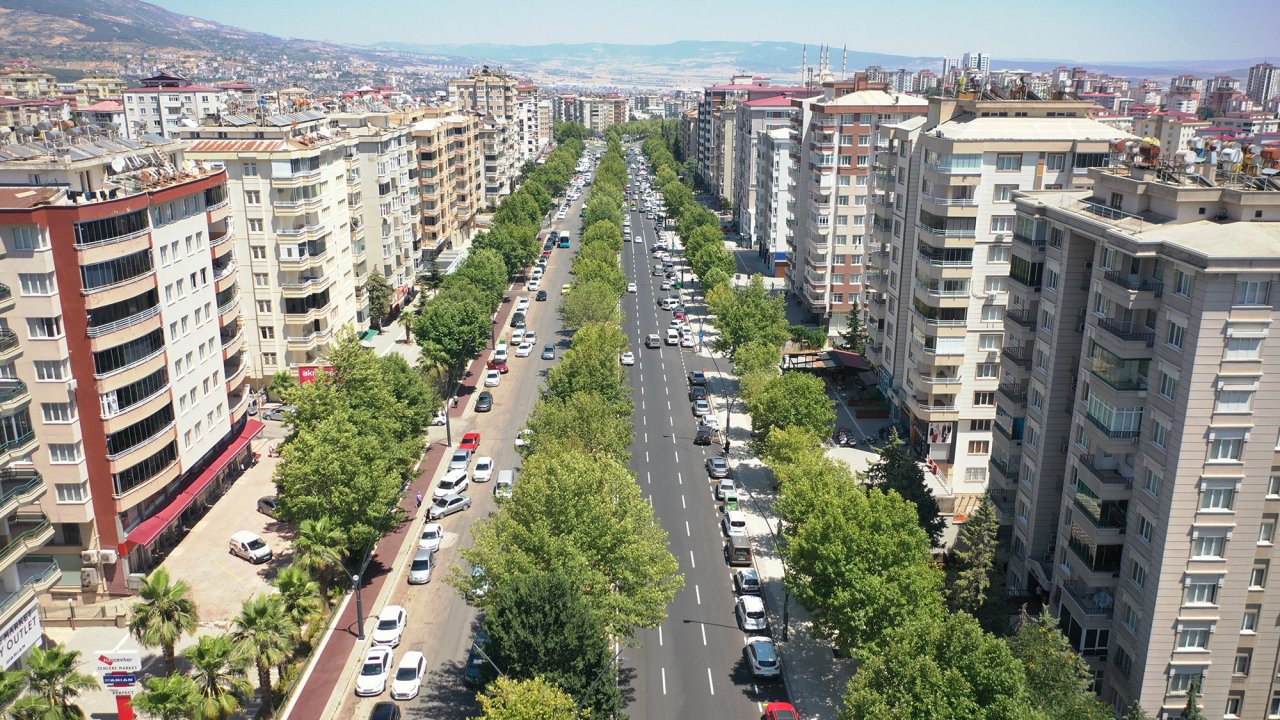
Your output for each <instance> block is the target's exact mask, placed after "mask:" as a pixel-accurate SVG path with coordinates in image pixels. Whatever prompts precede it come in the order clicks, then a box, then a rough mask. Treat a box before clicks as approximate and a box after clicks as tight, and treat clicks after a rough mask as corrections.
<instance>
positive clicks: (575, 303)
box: [560, 280, 622, 330]
mask: <svg viewBox="0 0 1280 720" xmlns="http://www.w3.org/2000/svg"><path fill="white" fill-rule="evenodd" d="M560 319H561V321H563V322H564V326H565V328H566V329H568V330H577V329H578V328H580V327H582V326H583V325H590V324H593V323H610V324H614V325H616V324H618V323H619V322H620V321H621V320H622V308H621V307H620V306H619V305H618V295H617V293H615V292H614V290H613V288H611V287H609V285H608V284H607V283H604V282H601V281H599V280H591V281H588V282H585V283H583V282H578V283H574V285H573V292H572V293H570V294H569V297H567V298H564V299H563V300H561V301H560Z"/></svg>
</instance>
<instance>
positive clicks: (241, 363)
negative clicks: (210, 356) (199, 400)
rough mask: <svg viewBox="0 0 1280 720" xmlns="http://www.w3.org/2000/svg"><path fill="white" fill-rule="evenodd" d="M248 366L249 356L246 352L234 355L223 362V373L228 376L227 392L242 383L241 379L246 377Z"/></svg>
mask: <svg viewBox="0 0 1280 720" xmlns="http://www.w3.org/2000/svg"><path fill="white" fill-rule="evenodd" d="M248 368H249V358H248V357H246V356H245V354H244V353H240V354H239V355H238V356H232V357H231V358H230V359H229V360H224V361H223V362H222V373H223V375H225V376H226V378H227V392H231V391H232V390H234V389H235V388H236V387H238V386H239V385H240V381H241V380H242V379H243V378H244V373H245V370H247V369H248Z"/></svg>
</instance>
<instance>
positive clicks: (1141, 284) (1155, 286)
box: [1102, 270, 1164, 297]
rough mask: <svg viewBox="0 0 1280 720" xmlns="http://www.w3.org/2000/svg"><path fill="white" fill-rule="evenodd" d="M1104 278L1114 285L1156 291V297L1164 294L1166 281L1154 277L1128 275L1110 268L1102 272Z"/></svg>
mask: <svg viewBox="0 0 1280 720" xmlns="http://www.w3.org/2000/svg"><path fill="white" fill-rule="evenodd" d="M1102 279H1103V280H1106V281H1107V282H1109V283H1111V284H1112V285H1118V286H1120V287H1122V288H1124V289H1125V290H1136V291H1138V292H1152V293H1155V296H1156V297H1161V296H1163V295H1164V283H1162V282H1160V281H1159V280H1154V279H1152V278H1146V279H1142V278H1139V277H1137V276H1134V275H1127V274H1125V273H1120V272H1116V271H1114V270H1108V271H1107V272H1104V273H1102Z"/></svg>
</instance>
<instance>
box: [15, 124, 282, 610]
mask: <svg viewBox="0 0 1280 720" xmlns="http://www.w3.org/2000/svg"><path fill="white" fill-rule="evenodd" d="M157 140H158V142H143V143H132V142H129V141H124V140H119V139H116V138H114V137H110V136H105V135H90V136H87V137H83V138H79V139H77V140H76V141H75V142H74V143H71V142H62V141H60V142H57V143H50V144H47V145H35V144H28V145H25V146H22V147H21V148H20V149H18V150H16V151H15V150H14V149H12V148H10V149H7V150H2V151H0V185H4V186H5V187H4V191H3V193H2V194H0V243H3V250H4V253H5V256H4V261H3V262H2V263H0V283H3V284H4V286H5V287H6V288H7V289H11V290H10V292H9V293H7V294H8V297H9V300H8V302H9V304H10V308H11V309H10V310H9V311H8V312H7V313H6V314H5V315H4V316H3V321H4V325H5V327H4V328H3V329H4V332H5V333H7V337H8V338H10V340H13V339H15V338H16V340H17V341H18V342H17V343H12V342H10V344H9V345H8V346H7V349H6V350H5V351H4V353H5V356H4V358H3V360H2V362H3V365H2V366H0V367H2V368H3V377H4V378H5V382H6V383H9V384H10V389H11V390H13V389H16V388H17V387H18V386H23V387H25V392H24V393H16V392H15V393H13V394H12V395H10V396H9V397H8V398H7V399H6V400H5V401H4V403H3V404H2V405H0V433H3V439H4V448H5V451H4V452H5V454H4V458H5V459H6V460H5V461H6V462H7V463H9V469H10V470H11V471H15V475H14V476H13V477H11V478H10V479H11V480H19V479H21V478H27V479H28V480H30V479H31V478H40V477H43V478H47V479H48V482H50V483H52V485H53V487H52V488H51V491H50V492H47V493H46V492H41V493H38V494H35V495H19V496H15V497H16V498H17V501H19V504H20V505H21V504H23V503H24V502H29V501H31V500H36V499H38V500H39V503H40V507H39V510H40V512H39V513H35V512H29V510H28V509H18V510H17V511H16V515H14V516H12V517H11V518H10V519H9V522H8V529H9V531H10V533H12V534H11V536H10V537H11V538H13V539H14V540H15V541H18V540H20V541H21V542H23V543H26V544H27V545H26V546H27V547H28V548H35V547H37V546H38V545H39V544H40V543H44V542H48V545H47V546H46V548H45V552H47V553H48V554H49V555H50V556H51V557H52V561H53V562H54V563H56V564H57V566H58V567H59V568H60V572H61V575H60V577H59V578H57V579H54V580H52V581H51V582H52V587H51V588H50V590H51V591H52V592H53V593H54V594H55V596H56V597H58V598H64V597H72V598H75V597H79V598H80V599H82V600H86V601H92V600H94V599H95V598H99V597H101V595H102V594H103V593H107V594H117V593H124V592H126V591H127V589H128V586H129V582H130V575H131V574H134V573H145V572H147V571H149V570H150V569H151V568H152V567H153V566H154V563H155V561H154V556H153V554H152V553H153V551H155V550H158V549H164V548H165V547H167V546H170V545H171V544H172V542H173V538H174V537H175V536H176V535H177V534H178V533H180V532H181V530H180V527H181V526H182V525H185V524H190V523H192V522H194V521H195V519H196V518H198V517H199V516H200V515H201V514H202V513H203V510H204V508H205V507H207V505H208V503H209V502H211V501H212V499H213V498H215V497H217V495H219V494H220V493H221V492H222V491H223V490H224V489H225V487H226V486H227V485H228V484H229V483H230V482H231V481H233V480H234V478H235V477H236V476H237V475H238V472H239V468H240V466H241V463H242V461H243V460H244V459H245V457H247V455H248V454H249V452H250V450H249V449H248V443H249V440H250V439H251V438H252V437H253V435H254V434H255V433H257V432H258V431H260V430H261V427H262V425H261V423H258V422H256V421H253V420H251V419H249V418H248V417H247V412H248V408H249V404H250V400H251V395H252V393H251V392H250V391H249V389H248V386H247V385H246V383H245V375H246V367H247V365H248V360H247V355H248V352H247V351H246V349H245V343H244V333H243V331H242V326H241V321H240V305H239V302H238V301H237V293H238V292H239V290H238V275H237V265H236V254H235V252H234V247H235V244H234V243H233V242H230V241H231V240H232V239H233V238H234V236H235V234H236V233H235V227H236V226H235V225H234V221H233V220H232V219H231V217H230V209H229V203H228V199H227V176H226V173H225V172H224V171H223V170H221V169H219V168H211V167H208V166H202V165H198V164H194V163H192V162H191V161H190V159H189V158H188V157H186V156H185V155H184V145H183V144H182V143H180V142H176V141H167V140H159V139H157ZM8 482H9V481H8V480H6V483H8ZM16 487H17V483H11V484H10V488H9V489H11V490H12V489H16ZM22 498H27V499H26V500H23V499H22ZM6 502H8V501H6ZM6 507H8V506H6ZM31 510H34V508H31ZM10 560H11V559H10ZM10 560H6V561H10ZM0 574H2V573H0ZM10 579H11V578H10ZM6 582H7V580H6ZM42 582H43V581H42Z"/></svg>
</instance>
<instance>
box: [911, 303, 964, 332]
mask: <svg viewBox="0 0 1280 720" xmlns="http://www.w3.org/2000/svg"><path fill="white" fill-rule="evenodd" d="M911 312H913V313H915V316H916V317H918V318H920V321H921V322H923V323H924V324H925V325H932V326H934V327H964V326H965V325H967V324H968V322H969V321H968V320H965V319H963V318H958V319H955V320H951V319H945V318H931V317H929V316H928V315H925V314H924V313H922V312H920V311H919V310H918V309H916V308H914V307H913V308H911Z"/></svg>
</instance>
